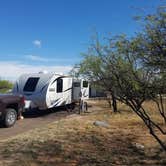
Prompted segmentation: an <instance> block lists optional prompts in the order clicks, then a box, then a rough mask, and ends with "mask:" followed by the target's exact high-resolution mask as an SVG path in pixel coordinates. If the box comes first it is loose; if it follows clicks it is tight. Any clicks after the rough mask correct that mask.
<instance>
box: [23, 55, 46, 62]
mask: <svg viewBox="0 0 166 166" xmlns="http://www.w3.org/2000/svg"><path fill="white" fill-rule="evenodd" d="M25 58H27V59H29V60H32V61H40V62H48V61H49V60H48V58H43V57H41V56H37V55H25Z"/></svg>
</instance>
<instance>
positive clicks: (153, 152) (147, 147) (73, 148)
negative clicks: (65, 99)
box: [0, 101, 166, 166]
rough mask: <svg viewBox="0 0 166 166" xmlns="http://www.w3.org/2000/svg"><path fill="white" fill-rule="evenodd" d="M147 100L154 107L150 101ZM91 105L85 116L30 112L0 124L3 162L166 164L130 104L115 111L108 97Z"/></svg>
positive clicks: (22, 165) (13, 165)
mask: <svg viewBox="0 0 166 166" xmlns="http://www.w3.org/2000/svg"><path fill="white" fill-rule="evenodd" d="M146 104H147V106H148V108H150V110H151V111H152V112H153V110H154V111H155V109H154V106H153V104H152V103H151V102H148V103H146ZM89 105H91V107H89V109H88V112H86V113H82V114H81V115H78V113H74V112H73V113H67V112H66V111H63V110H59V111H58V110H56V111H55V110H54V111H50V112H49V111H48V112H31V113H26V114H25V119H24V120H22V121H18V122H17V123H16V125H15V126H14V127H13V128H10V129H4V128H0V166H1V165H2V166H18V165H19V166H54V165H55V166H56V165H57V166H117V165H118V166H123V165H124V166H125V165H128V166H129V165H138V166H139V165H140V166H141V165H147V166H149V165H154V166H155V165H161V166H162V165H166V153H165V152H163V151H162V150H161V148H160V146H159V145H158V143H157V142H156V141H155V140H154V139H153V138H152V136H151V135H150V134H149V131H148V130H147V128H146V127H145V126H144V124H143V122H142V120H141V119H139V118H138V116H137V115H136V114H135V113H133V112H132V111H131V110H130V109H129V108H128V107H126V106H125V105H123V104H121V105H120V106H121V107H118V108H119V112H118V113H113V112H112V111H111V109H110V108H109V107H108V105H107V104H106V101H93V102H91V103H90V104H89ZM153 115H154V116H155V117H156V118H157V117H158V116H157V115H156V114H153ZM96 121H100V122H106V123H107V124H108V126H107V127H102V126H96V125H94V122H96ZM10 131H11V132H10ZM2 134H3V135H2ZM164 140H165V138H164Z"/></svg>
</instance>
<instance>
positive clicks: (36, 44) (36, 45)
mask: <svg viewBox="0 0 166 166" xmlns="http://www.w3.org/2000/svg"><path fill="white" fill-rule="evenodd" d="M32 43H33V45H34V46H35V47H37V48H41V45H42V42H41V40H34V41H33V42H32Z"/></svg>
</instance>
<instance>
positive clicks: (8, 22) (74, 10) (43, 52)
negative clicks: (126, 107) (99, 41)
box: [0, 0, 165, 81]
mask: <svg viewBox="0 0 166 166" xmlns="http://www.w3.org/2000/svg"><path fill="white" fill-rule="evenodd" d="M164 3H165V1H164V0H1V1H0V78H1V79H8V80H12V81H13V80H16V79H17V78H18V77H19V76H20V75H21V74H23V73H32V72H33V73H34V72H39V71H43V70H47V71H48V72H55V73H60V74H67V73H68V72H69V71H70V70H71V69H72V67H73V65H74V64H76V63H79V61H80V60H81V53H83V52H86V51H87V48H88V46H89V44H90V42H91V36H92V35H93V33H94V32H95V31H96V32H98V33H99V35H101V36H103V37H105V36H108V35H109V34H111V35H117V34H120V33H125V34H127V35H128V36H134V34H135V33H136V32H138V31H139V30H140V29H141V25H140V24H138V23H137V22H136V21H134V20H133V17H134V16H136V15H144V14H147V13H151V12H154V11H155V9H156V7H157V6H159V5H160V4H164Z"/></svg>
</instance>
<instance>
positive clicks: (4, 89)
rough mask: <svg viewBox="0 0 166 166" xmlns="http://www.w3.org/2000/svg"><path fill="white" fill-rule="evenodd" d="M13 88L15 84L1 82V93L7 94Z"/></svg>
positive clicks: (5, 81)
mask: <svg viewBox="0 0 166 166" xmlns="http://www.w3.org/2000/svg"><path fill="white" fill-rule="evenodd" d="M12 88H13V83H11V82H10V81H7V80H0V93H6V92H7V91H9V90H10V89H12Z"/></svg>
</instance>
